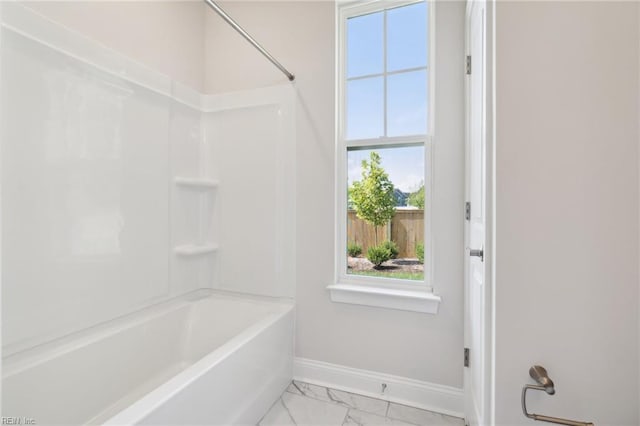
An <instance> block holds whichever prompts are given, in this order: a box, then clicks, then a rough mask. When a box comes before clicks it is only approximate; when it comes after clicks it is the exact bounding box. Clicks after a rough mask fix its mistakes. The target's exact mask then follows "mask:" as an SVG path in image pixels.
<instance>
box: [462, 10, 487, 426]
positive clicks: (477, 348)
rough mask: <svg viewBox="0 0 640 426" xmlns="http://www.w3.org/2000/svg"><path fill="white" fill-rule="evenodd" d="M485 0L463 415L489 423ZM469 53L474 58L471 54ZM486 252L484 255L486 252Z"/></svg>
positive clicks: (474, 51) (473, 108)
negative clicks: (467, 353)
mask: <svg viewBox="0 0 640 426" xmlns="http://www.w3.org/2000/svg"><path fill="white" fill-rule="evenodd" d="M485 12H486V7H485V2H484V1H469V2H468V3H467V22H466V30H467V55H468V56H467V76H466V79H467V82H466V101H467V102H466V103H467V105H466V108H467V123H466V139H467V140H466V157H467V164H466V175H467V176H466V177H467V190H466V193H467V201H468V203H469V204H468V207H467V209H468V214H467V220H466V222H465V223H466V228H465V239H466V247H467V251H466V253H465V257H466V260H465V337H464V341H465V348H468V350H469V358H468V360H469V362H468V366H467V367H465V369H464V370H465V371H464V391H465V415H466V420H467V424H469V425H485V424H487V414H488V409H487V405H488V404H487V401H488V400H487V398H488V397H489V395H488V392H487V390H486V389H487V386H486V383H487V377H486V374H487V370H488V368H487V367H488V366H487V361H488V356H487V349H489V348H488V344H487V343H486V336H487V334H486V327H487V325H488V321H487V320H486V319H487V317H486V307H487V305H486V286H487V285H488V283H487V280H486V272H487V270H488V268H486V267H485V265H486V264H487V258H486V250H485V247H486V240H485V228H486V211H487V206H486V183H487V179H486V167H485V159H486V86H485V64H486V58H485V56H486V54H485V53H486V52H485V41H486V40H485V34H486V31H485V27H486V24H485V19H486V16H485ZM469 57H470V59H469ZM483 256H484V257H483Z"/></svg>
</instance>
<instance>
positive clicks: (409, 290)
mask: <svg viewBox="0 0 640 426" xmlns="http://www.w3.org/2000/svg"><path fill="white" fill-rule="evenodd" d="M421 1H424V0H397V1H394V0H376V1H369V2H357V3H347V4H340V5H338V6H337V13H336V19H337V23H336V28H338V36H337V38H336V41H337V52H338V58H337V64H338V66H337V67H336V69H337V73H336V81H337V84H336V86H337V93H336V96H337V98H336V99H337V108H336V115H337V116H336V123H337V126H336V174H335V178H336V179H335V182H336V190H335V193H336V202H335V206H336V232H335V234H336V235H335V238H336V239H335V255H336V263H335V264H336V270H335V277H334V278H335V279H334V283H333V284H331V285H329V287H328V289H329V290H330V293H331V299H332V300H333V301H334V302H344V303H354V304H360V305H368V306H377V307H386V308H392V309H401V310H409V311H417V312H425V313H437V310H438V306H439V303H440V298H439V297H438V296H436V295H434V294H433V276H434V273H433V269H434V264H433V238H432V218H431V211H432V209H431V208H428V209H425V213H424V229H425V235H424V249H425V264H426V265H427V268H426V271H425V274H424V277H425V278H424V281H418V282H416V281H413V280H402V279H394V278H382V277H370V276H362V275H357V274H347V254H346V253H347V207H348V206H347V179H348V172H347V150H348V149H349V148H356V149H358V148H359V149H370V148H393V147H405V146H409V145H415V144H420V145H423V146H424V153H425V159H424V164H425V175H424V187H425V205H426V206H431V205H432V203H431V200H432V193H433V143H434V134H435V133H434V110H435V108H434V106H435V96H434V95H435V90H434V88H435V86H434V82H435V73H434V69H435V67H434V64H435V62H434V59H435V42H434V41H435V10H434V9H435V8H434V7H433V2H432V1H427V2H426V3H427V7H428V17H429V22H428V54H429V58H428V63H427V67H426V71H427V78H428V97H429V99H428V108H427V111H428V117H427V123H428V129H427V133H426V134H423V135H412V136H402V137H386V136H385V137H381V138H375V139H360V140H347V139H346V134H345V132H346V123H345V118H346V111H347V105H346V102H347V99H346V82H347V69H346V66H347V63H346V62H347V61H346V50H347V49H346V42H347V37H346V35H347V34H346V28H347V20H348V19H349V18H352V17H356V16H361V15H366V14H370V13H375V12H381V11H383V10H385V9H391V8H397V7H402V6H408V5H411V4H415V3H420V2H421ZM385 22H386V21H385ZM383 37H384V41H383V43H384V44H385V46H384V52H385V53H384V59H383V60H384V68H383V73H381V74H372V75H371V76H379V75H381V76H383V77H384V80H385V84H384V89H383V90H384V95H383V96H384V118H383V119H384V132H385V135H386V133H387V91H386V77H387V76H388V75H393V74H397V72H395V71H394V72H390V73H388V72H387V69H386V50H387V49H386V24H385V28H384V35H383ZM420 69H424V67H417V68H415V70H420ZM412 70H414V69H413V68H412V69H403V70H402V72H409V71H412ZM362 77H365V76H362ZM359 78H360V77H359Z"/></svg>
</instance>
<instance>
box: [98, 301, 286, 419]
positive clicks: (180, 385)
mask: <svg viewBox="0 0 640 426" xmlns="http://www.w3.org/2000/svg"><path fill="white" fill-rule="evenodd" d="M278 304H280V305H281V306H282V307H281V309H280V310H279V311H278V312H273V313H270V314H268V315H267V316H266V317H265V318H263V319H261V320H260V321H259V322H257V323H255V324H253V325H251V326H249V327H247V328H246V329H244V330H243V331H242V332H241V333H240V334H238V335H236V336H234V337H233V338H231V339H230V340H228V341H227V342H226V343H224V344H223V345H221V346H219V347H218V348H216V349H215V350H213V351H212V352H210V353H208V354H207V355H205V356H204V357H202V358H200V359H199V360H198V361H196V362H194V363H193V364H191V365H189V366H188V367H187V368H186V369H185V370H183V371H181V372H180V373H178V374H176V375H175V376H174V377H172V378H170V379H169V380H167V381H166V382H164V383H162V384H161V385H160V386H158V387H156V388H155V389H153V390H151V391H150V392H148V393H147V394H146V395H144V396H143V397H142V398H139V399H137V400H136V401H135V402H133V403H132V404H131V405H129V406H128V407H127V408H124V409H123V410H121V411H119V412H117V413H116V414H115V415H112V416H110V417H107V418H106V419H104V421H103V422H102V423H103V424H106V425H131V424H135V423H137V422H139V421H141V420H143V419H144V418H145V417H146V416H147V415H149V414H150V413H151V412H153V411H154V410H156V409H157V408H159V407H161V406H162V405H163V404H164V403H165V402H167V401H168V400H169V399H171V398H172V397H173V396H175V395H176V394H178V393H179V392H181V391H182V390H183V389H185V388H186V387H187V386H189V385H190V384H191V383H193V382H194V381H196V380H197V379H198V378H200V377H201V376H202V375H204V374H205V373H207V372H208V371H210V370H211V369H213V368H214V367H216V365H218V364H219V363H221V362H222V361H224V360H225V359H227V358H228V357H230V356H231V355H233V354H234V353H235V352H237V351H238V350H239V349H240V348H242V347H243V346H244V345H246V344H247V343H248V342H250V341H251V340H253V339H254V338H255V337H256V336H258V335H259V334H260V333H261V332H263V331H264V330H266V329H267V328H269V327H270V326H272V325H273V324H275V323H276V322H278V321H279V320H280V319H282V318H283V317H284V316H286V315H287V314H288V313H289V312H290V311H291V310H292V309H293V308H294V303H293V301H291V302H289V303H286V304H284V303H278ZM108 410H109V408H107V409H106V410H105V411H108ZM102 418H103V415H102V414H98V415H97V416H96V417H95V418H94V419H100V420H102ZM92 422H93V420H92Z"/></svg>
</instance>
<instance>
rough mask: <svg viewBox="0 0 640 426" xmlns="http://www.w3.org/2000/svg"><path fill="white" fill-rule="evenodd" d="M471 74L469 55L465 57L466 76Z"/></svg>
mask: <svg viewBox="0 0 640 426" xmlns="http://www.w3.org/2000/svg"><path fill="white" fill-rule="evenodd" d="M470 74H471V55H467V75H470Z"/></svg>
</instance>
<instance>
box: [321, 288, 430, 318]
mask: <svg viewBox="0 0 640 426" xmlns="http://www.w3.org/2000/svg"><path fill="white" fill-rule="evenodd" d="M327 290H329V292H330V293H331V300H332V301H333V302H339V303H351V304H354V305H365V306H375V307H379V308H388V309H399V310H402V311H412V312H422V313H426V314H437V313H438V307H439V306H440V302H441V301H442V299H441V298H440V296H436V295H435V294H433V293H431V292H430V291H427V290H406V289H390V288H381V287H374V286H367V285H362V284H340V283H338V284H332V285H330V286H328V287H327Z"/></svg>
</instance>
